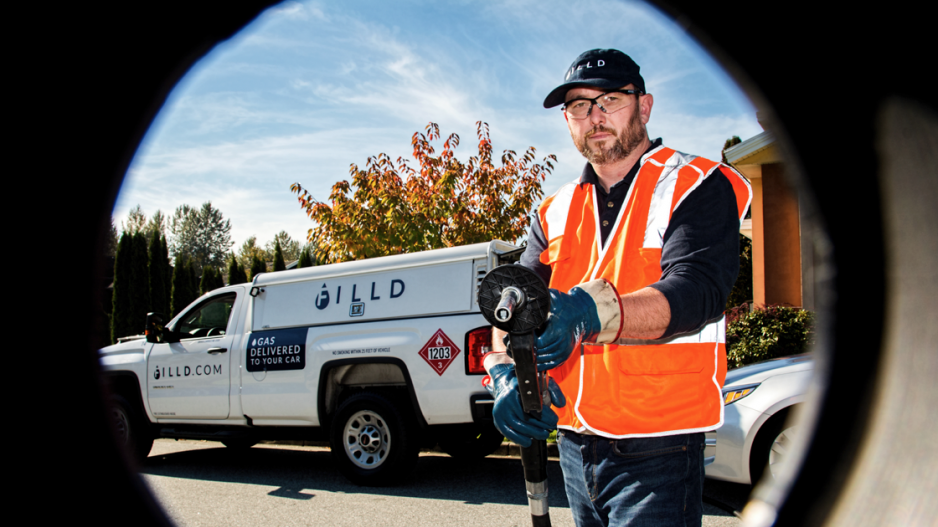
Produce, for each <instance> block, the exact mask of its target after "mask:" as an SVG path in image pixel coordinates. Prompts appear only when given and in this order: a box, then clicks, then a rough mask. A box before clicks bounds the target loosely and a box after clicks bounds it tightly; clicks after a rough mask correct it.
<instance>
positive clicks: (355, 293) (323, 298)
mask: <svg viewBox="0 0 938 527" xmlns="http://www.w3.org/2000/svg"><path fill="white" fill-rule="evenodd" d="M346 288H348V286H347V285H346ZM405 289H406V286H405V284H404V281H403V280H401V279H399V278H395V279H393V280H391V288H390V291H389V293H390V294H389V295H388V296H389V298H391V299H395V298H400V297H401V295H403V294H404V290H405ZM385 291H387V290H386V289H385ZM362 294H364V293H362V292H360V291H359V290H358V284H352V300H351V302H352V303H353V304H355V303H358V304H361V305H362V306H363V307H362V308H361V309H360V310H359V311H358V313H359V314H358V315H355V314H352V312H350V313H349V316H360V314H361V313H364V302H362V299H361V298H360V296H359V295H362ZM383 294H384V293H382V292H381V288H380V287H379V284H378V282H371V296H370V297H369V298H368V300H381V295H383ZM331 299H332V295H331V294H330V293H329V288H328V285H327V284H322V289H321V290H320V291H319V294H318V295H316V301H315V304H316V309H326V308H327V307H329V303H330V301H331ZM341 302H342V286H341V285H340V286H336V288H335V305H338V304H340V303H341Z"/></svg>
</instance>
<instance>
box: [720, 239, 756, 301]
mask: <svg viewBox="0 0 938 527" xmlns="http://www.w3.org/2000/svg"><path fill="white" fill-rule="evenodd" d="M752 297H753V294H752V240H750V239H749V238H747V237H745V236H743V235H742V234H740V235H739V274H738V275H736V283H735V284H734V285H733V289H732V290H731V291H730V294H729V296H727V297H726V309H730V308H733V307H736V306H738V305H741V304H745V303H751V302H752Z"/></svg>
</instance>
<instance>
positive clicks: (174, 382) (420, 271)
mask: <svg viewBox="0 0 938 527" xmlns="http://www.w3.org/2000/svg"><path fill="white" fill-rule="evenodd" d="M521 251H523V249H519V248H518V247H515V246H513V245H510V244H508V243H505V242H501V241H493V242H490V243H482V244H476V245H469V246H464V247H455V248H450V249H439V250H433V251H426V252H422V253H416V254H404V255H399V256H388V257H383V258H374V259H369V260H361V261H355V262H346V263H341V264H334V265H325V266H320V267H310V268H305V269H296V270H290V271H281V272H276V273H264V274H260V275H258V276H256V277H255V278H254V280H253V282H252V283H249V284H238V285H232V286H228V287H223V288H220V289H216V290H214V291H211V292H209V293H206V294H205V295H203V296H202V297H201V298H199V299H198V300H196V301H195V302H193V303H192V304H191V305H189V306H188V307H187V308H186V309H184V310H183V311H182V312H181V313H180V314H178V315H176V316H175V317H174V318H173V319H172V320H170V321H169V322H168V323H167V324H165V326H163V325H162V324H161V323H160V320H159V316H158V315H153V314H151V316H150V317H148V328H147V335H146V337H142V336H141V337H140V338H137V339H132V340H126V341H123V342H120V343H118V344H115V345H113V346H109V347H107V348H104V349H102V350H100V365H101V368H102V370H103V374H104V376H105V378H106V379H107V380H108V385H109V387H110V393H111V401H112V404H111V408H112V409H113V411H112V415H113V417H114V420H115V424H116V427H117V430H118V433H119V434H120V436H121V439H122V440H123V441H124V444H125V445H126V446H127V447H128V449H129V450H130V451H131V452H132V453H133V454H134V455H136V456H138V458H143V457H146V456H147V454H148V453H149V451H150V448H151V446H152V444H153V439H154V438H156V437H171V438H190V439H210V440H217V441H221V442H222V443H224V444H225V445H226V446H227V447H229V448H232V449H237V448H248V447H250V446H252V445H254V444H255V443H257V442H258V441H259V440H267V439H271V440H273V439H310V440H327V439H328V441H329V443H330V445H331V448H332V453H333V456H334V457H335V458H336V460H337V463H338V465H339V467H341V470H342V472H343V474H344V475H345V476H346V477H348V478H349V479H350V480H352V481H353V482H355V483H358V484H361V485H384V484H390V483H394V482H395V481H397V480H399V479H400V478H401V477H402V476H404V475H405V474H406V473H407V472H408V471H409V470H410V469H411V468H413V466H414V465H415V463H416V461H417V454H418V451H419V448H420V447H421V446H432V445H433V444H435V443H439V445H440V446H441V447H442V448H443V450H444V451H446V452H448V453H450V454H451V455H454V456H465V457H471V456H480V457H481V456H486V455H488V454H490V453H492V452H493V451H494V450H495V449H496V448H498V446H499V445H500V444H501V441H502V436H501V434H500V433H499V432H498V430H496V429H495V427H494V425H493V424H492V419H491V408H492V398H491V396H490V395H489V394H488V392H487V391H486V390H485V389H484V388H483V387H482V385H481V383H480V380H481V376H483V375H484V374H485V371H484V369H483V367H482V355H483V353H484V352H485V351H487V348H488V346H489V345H490V340H491V329H490V326H489V325H488V323H487V322H486V321H485V319H484V318H483V316H482V315H481V314H480V312H479V306H478V303H477V299H476V293H477V288H478V284H479V282H480V281H481V280H482V278H483V277H484V276H485V274H486V272H487V271H489V270H491V269H493V268H495V267H496V266H498V265H500V264H504V263H508V262H512V261H515V260H517V258H518V256H519V255H520V252H521Z"/></svg>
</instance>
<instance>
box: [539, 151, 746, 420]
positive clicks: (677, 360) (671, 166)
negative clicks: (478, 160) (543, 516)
mask: <svg viewBox="0 0 938 527" xmlns="http://www.w3.org/2000/svg"><path fill="white" fill-rule="evenodd" d="M641 163H642V164H641V168H640V169H639V171H638V173H637V174H636V176H635V180H634V181H633V182H632V186H631V187H630V188H629V190H628V193H627V195H626V197H625V202H624V204H623V206H622V209H621V210H620V212H619V217H618V218H616V222H615V224H614V226H613V229H612V231H611V233H610V235H609V238H608V240H607V243H606V245H605V246H602V243H601V241H600V239H599V236H600V229H599V214H598V213H597V211H599V210H600V209H599V207H598V205H597V203H596V196H595V194H596V193H595V192H593V188H592V185H589V184H582V185H581V184H578V183H577V182H573V183H570V184H567V185H565V186H563V187H561V189H560V190H559V191H558V192H556V193H555V194H554V195H553V196H551V197H550V198H548V199H547V200H545V201H544V203H543V204H542V206H541V207H540V209H539V210H538V214H539V217H540V220H541V226H542V227H543V230H544V234H545V237H547V239H548V248H547V249H546V250H545V251H544V252H543V253H542V254H541V255H540V260H541V261H542V262H543V263H545V264H548V265H550V266H551V268H552V272H551V281H550V287H552V288H554V289H559V290H561V291H568V290H570V288H572V287H574V286H576V285H578V284H581V283H583V282H587V281H589V280H594V279H598V278H605V279H606V280H609V281H610V282H612V283H613V284H614V285H615V287H616V289H617V290H618V291H619V293H620V294H626V293H630V292H633V291H637V290H639V289H641V288H643V287H646V286H648V285H650V284H652V283H655V282H657V281H658V280H660V278H661V247H662V245H663V238H664V233H665V231H666V230H667V227H668V222H669V221H670V218H671V215H672V214H673V213H674V210H675V209H676V208H677V207H678V206H680V204H681V203H683V201H684V199H686V197H687V196H688V195H689V194H690V193H691V192H693V191H694V190H695V189H696V188H698V187H699V186H700V184H701V183H702V182H703V181H704V180H705V179H706V178H707V177H711V176H714V175H715V176H717V177H726V178H727V179H728V180H729V181H730V183H731V185H732V186H733V190H734V192H735V194H736V201H737V209H738V210H737V212H738V213H739V216H740V221H742V219H743V217H744V216H745V212H746V209H747V208H748V206H749V202H750V200H751V197H752V191H751V189H750V187H749V183H748V181H746V179H745V178H743V177H742V176H740V175H739V174H738V173H736V172H735V171H734V170H732V169H731V168H729V167H727V166H725V165H721V164H720V163H716V162H713V161H710V160H707V159H704V158H701V157H696V156H689V155H686V154H682V153H680V152H676V151H674V150H671V149H669V148H665V147H659V148H657V149H655V150H653V151H651V152H649V153H648V154H646V155H645V156H643V157H642V160H641ZM717 169H721V170H719V171H718V170H717ZM725 340H726V337H725V325H724V319H723V318H722V317H720V318H719V319H717V320H713V321H711V322H710V323H708V324H706V325H705V326H704V327H703V328H701V329H700V330H699V331H696V332H694V333H688V334H682V335H676V336H674V337H672V338H669V339H663V340H655V341H649V340H641V339H620V340H619V341H618V342H617V344H615V345H605V346H590V345H586V346H583V347H582V348H581V350H580V354H579V356H577V354H574V355H573V356H571V358H570V359H569V360H567V362H565V363H564V364H563V365H561V366H560V367H558V368H555V369H553V370H551V372H550V375H551V377H553V378H554V379H555V380H556V381H557V382H558V384H559V385H560V387H561V389H562V390H563V392H564V395H565V396H566V397H567V401H568V403H567V406H566V407H564V408H559V409H557V412H558V415H559V416H560V422H559V426H560V427H561V428H566V429H571V430H577V431H584V430H589V431H591V432H593V433H596V434H599V435H603V436H606V437H611V438H624V437H648V436H660V435H671V434H678V433H690V432H698V431H706V430H713V429H714V428H717V427H719V426H720V425H721V424H722V422H723V402H722V394H721V389H722V386H723V381H724V378H725V376H726V347H725ZM571 403H572V404H571Z"/></svg>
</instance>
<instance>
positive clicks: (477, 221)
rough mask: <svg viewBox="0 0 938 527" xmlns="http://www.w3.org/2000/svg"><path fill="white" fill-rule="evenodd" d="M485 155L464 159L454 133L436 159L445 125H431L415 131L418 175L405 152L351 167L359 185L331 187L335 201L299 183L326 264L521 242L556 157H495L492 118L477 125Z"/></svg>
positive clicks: (314, 238) (530, 151) (302, 202)
mask: <svg viewBox="0 0 938 527" xmlns="http://www.w3.org/2000/svg"><path fill="white" fill-rule="evenodd" d="M476 134H477V135H478V138H479V153H478V155H476V156H472V157H470V158H469V160H468V162H466V163H462V162H461V161H459V160H458V159H456V157H455V155H454V152H453V151H454V150H455V148H456V147H457V146H458V145H459V136H458V135H456V134H451V135H450V136H449V138H448V139H446V141H444V142H443V151H442V152H440V154H439V155H437V156H434V154H435V149H434V148H433V146H432V145H431V144H430V143H431V142H432V141H435V140H438V139H440V137H441V136H440V129H439V127H438V126H437V125H436V124H434V123H430V124H428V125H427V128H426V134H423V133H420V132H416V133H414V135H413V139H412V140H411V144H412V145H413V148H414V150H413V155H414V158H415V159H416V160H417V163H418V164H419V165H420V170H419V172H418V171H417V170H415V169H413V168H411V167H410V166H408V164H407V160H405V159H402V158H400V157H398V158H397V161H396V162H393V161H392V160H391V158H390V157H389V156H388V155H387V154H378V155H377V156H374V157H369V158H368V160H367V162H366V165H365V169H364V170H361V169H359V167H358V165H355V164H354V163H353V164H352V166H351V168H350V170H349V173H350V174H351V176H352V182H351V183H349V182H348V181H340V182H338V183H336V184H335V185H334V186H333V187H332V194H331V195H330V196H329V199H330V200H331V201H332V204H331V205H329V204H326V203H323V202H320V201H317V200H316V199H315V198H313V196H312V195H311V194H310V193H309V192H308V191H306V190H304V189H303V187H301V186H300V184H299V183H294V184H293V185H291V186H290V190H291V191H293V192H295V193H296V194H297V199H298V200H299V202H300V206H301V207H303V208H304V209H305V211H306V214H307V215H308V216H309V217H310V219H312V220H313V221H314V222H316V224H317V226H316V227H315V228H313V229H310V230H309V241H310V242H313V243H315V244H316V247H317V252H316V254H317V256H318V257H319V258H320V260H321V261H323V262H325V263H335V262H343V261H348V260H361V259H365V258H373V257H376V256H386V255H392V254H401V253H410V252H418V251H425V250H428V249H440V248H443V247H455V246H459V245H467V244H471V243H478V242H487V241H490V240H494V239H500V240H505V241H515V240H517V239H518V238H519V237H521V236H523V235H524V234H525V233H526V232H527V229H528V226H529V224H530V217H529V213H530V212H531V211H532V209H533V207H534V205H535V204H536V203H537V202H538V201H539V200H540V198H541V197H542V196H543V194H544V192H543V190H542V189H541V182H543V181H544V179H545V178H546V177H547V174H549V173H550V172H551V170H553V168H554V165H553V163H554V162H556V161H557V157H556V156H554V155H549V156H547V157H545V158H544V159H543V161H542V162H541V163H535V162H534V152H535V149H534V147H533V146H532V147H530V148H528V150H527V152H525V153H524V155H523V156H522V157H521V158H520V159H517V154H516V153H515V152H514V151H512V150H505V151H504V153H502V156H501V166H499V167H496V166H495V165H494V164H493V162H492V141H491V139H490V138H489V127H488V124H487V123H483V122H481V121H480V122H477V123H476Z"/></svg>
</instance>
